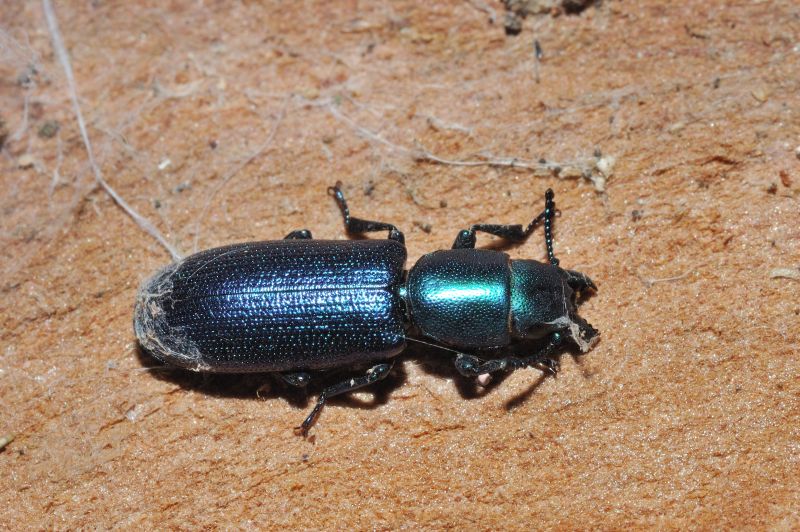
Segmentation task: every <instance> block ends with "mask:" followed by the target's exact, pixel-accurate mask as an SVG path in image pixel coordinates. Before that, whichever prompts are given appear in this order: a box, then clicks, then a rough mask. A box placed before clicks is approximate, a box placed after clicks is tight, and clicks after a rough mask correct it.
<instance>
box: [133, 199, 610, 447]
mask: <svg viewBox="0 0 800 532" xmlns="http://www.w3.org/2000/svg"><path fill="white" fill-rule="evenodd" d="M340 187H341V184H340V183H337V184H336V186H334V187H331V188H329V189H328V192H329V193H330V194H331V195H333V197H334V198H335V199H336V201H337V203H338V204H339V207H340V209H341V211H342V215H343V216H344V224H345V227H346V229H347V232H348V233H350V234H363V233H369V232H373V231H388V232H389V237H388V239H386V240H374V239H373V240H313V239H312V237H311V233H310V232H309V231H308V230H305V229H303V230H299V231H292V232H291V233H289V234H288V235H287V236H286V237H285V239H284V240H277V241H267V242H247V243H244V244H234V245H230V246H224V247H220V248H215V249H210V250H207V251H202V252H200V253H197V254H195V255H192V256H190V257H187V258H185V259H183V260H181V261H178V262H176V263H173V264H170V265H169V266H167V267H165V268H163V269H162V270H160V271H158V272H157V273H156V274H155V275H154V276H153V277H151V278H150V279H148V280H147V281H145V283H144V284H143V285H142V287H141V288H140V290H139V293H138V297H137V301H136V309H135V313H134V329H135V331H136V336H137V338H138V340H139V342H140V343H141V345H142V346H143V347H144V348H145V349H146V350H147V351H149V352H150V353H151V354H152V355H153V356H155V357H156V358H158V359H159V360H161V361H163V362H165V363H167V364H171V365H174V366H179V367H182V368H186V369H190V370H194V371H203V372H228V373H246V372H275V373H278V374H279V375H280V376H281V377H282V378H283V379H284V380H285V381H286V382H287V383H289V384H291V385H293V386H299V387H302V386H305V385H307V384H308V383H309V381H310V379H311V375H312V373H311V372H314V371H317V370H329V369H342V368H345V369H346V368H349V367H354V368H357V367H359V366H363V365H365V364H372V367H371V368H370V369H369V370H367V371H366V373H363V374H360V375H358V376H354V377H353V378H351V379H348V380H345V381H343V382H340V383H338V384H335V385H333V386H330V387H327V388H325V389H324V390H323V391H322V393H321V394H320V396H319V399H318V400H317V403H316V405H315V406H314V408H313V410H312V411H311V413H310V414H309V415H308V417H306V418H305V420H304V421H303V423H302V424H301V425H300V426H299V427H297V428H296V429H295V430H296V432H297V433H298V434H301V435H303V436H306V435H307V434H308V430H309V428H310V427H311V426H312V425H313V424H314V422H315V421H316V419H317V417H318V416H319V414H320V412H321V410H322V408H323V406H324V405H325V401H326V400H327V399H328V398H330V397H333V396H335V395H339V394H343V393H347V392H350V391H352V390H355V389H357V388H361V387H363V386H367V385H369V384H372V383H374V382H377V381H379V380H381V379H383V378H384V377H386V375H387V374H388V373H389V371H391V369H392V365H393V363H394V362H393V357H395V356H396V355H398V354H399V353H400V352H401V351H403V349H404V348H405V346H406V340H407V339H410V338H409V337H407V336H406V331H407V330H409V329H412V328H413V329H414V331H415V332H416V333H418V334H419V335H422V336H424V337H426V338H428V339H429V340H431V341H432V342H433V343H434V345H439V346H442V347H445V348H446V349H447V350H449V351H455V352H456V355H455V367H456V369H457V370H458V372H459V373H461V374H462V375H465V376H468V377H481V376H485V375H487V374H491V373H495V372H500V371H511V370H516V369H520V368H524V367H537V368H539V369H541V370H542V371H546V372H548V373H551V374H555V373H556V372H557V371H558V369H559V368H558V362H557V361H555V360H553V359H552V358H551V357H552V356H553V355H554V354H556V352H557V351H558V350H559V349H560V348H563V347H565V344H567V343H571V344H574V345H575V346H577V347H578V348H579V349H580V350H581V351H582V352H586V351H588V350H589V349H590V347H591V346H592V345H593V343H594V342H595V340H597V337H598V331H597V330H595V329H594V328H593V327H592V326H591V325H589V323H587V322H586V321H585V320H583V319H582V318H581V317H579V316H578V315H577V310H576V298H577V294H578V292H580V291H582V290H587V289H592V290H596V287H595V285H594V283H593V282H592V280H591V279H589V277H587V276H586V275H584V274H582V273H580V272H576V271H573V270H565V269H563V268H561V267H560V266H559V265H558V264H559V262H558V259H556V258H555V256H554V254H553V236H552V221H553V216H554V215H555V202H554V200H553V191H552V190H548V191H547V193H546V194H545V208H544V211H542V212H541V213H540V214H539V215H538V216H536V218H534V219H533V220H532V221H531V223H530V224H528V226H527V227H525V228H523V226H522V225H496V224H477V225H473V226H472V227H470V228H469V229H464V230H462V231H460V232H459V233H458V236H456V239H455V242H454V243H453V247H452V249H449V250H441V251H434V252H433V253H429V254H427V255H425V256H423V257H422V258H420V259H419V261H417V263H416V264H415V265H414V266H413V267H412V268H411V270H410V271H407V272H406V271H405V270H404V265H405V261H406V248H405V244H404V242H405V238H404V236H403V233H402V232H400V230H398V229H397V227H395V226H394V225H392V224H389V223H384V222H374V221H370V220H363V219H360V218H354V217H352V216H350V210H349V208H348V206H347V202H346V201H345V198H344V194H343V193H342V190H341V188H340ZM540 223H543V225H544V235H545V243H546V246H547V254H548V258H549V264H544V263H541V262H538V261H535V260H511V259H510V258H509V256H508V255H507V254H505V253H503V252H500V251H492V250H485V249H475V233H476V232H478V231H482V232H484V233H489V234H492V235H496V236H498V237H501V238H503V239H506V240H509V241H522V240H524V239H526V238H527V237H528V236H529V235H530V234H531V232H532V231H533V230H534V229H535V228H536V226H538V225H539V224H540ZM531 339H539V340H541V343H542V345H543V347H542V348H541V349H540V350H539V351H538V352H536V353H532V354H521V355H512V354H510V353H509V352H510V351H511V350H512V348H514V347H515V344H519V345H522V344H520V342H521V341H523V340H531ZM462 350H464V351H471V352H472V353H475V352H479V353H485V355H484V356H490V355H491V353H492V351H494V352H495V353H497V352H501V353H502V355H501V356H500V357H495V358H478V357H477V356H476V355H474V354H467V353H464V352H461V351H462Z"/></svg>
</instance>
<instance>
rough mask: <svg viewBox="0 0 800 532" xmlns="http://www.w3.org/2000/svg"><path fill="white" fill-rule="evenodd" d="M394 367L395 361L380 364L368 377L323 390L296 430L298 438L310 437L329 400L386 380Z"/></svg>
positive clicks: (371, 369)
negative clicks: (311, 430)
mask: <svg viewBox="0 0 800 532" xmlns="http://www.w3.org/2000/svg"><path fill="white" fill-rule="evenodd" d="M392 366H394V361H392V362H385V363H383V364H378V365H376V366H373V367H371V368H370V369H369V370H367V373H366V375H363V376H361V377H355V378H351V379H347V380H346V381H342V382H340V383H338V384H334V385H333V386H329V387H327V388H325V389H324V390H322V393H320V394H319V398H318V399H317V404H316V405H314V408H313V409H312V410H311V412H310V413H309V414H308V416H306V419H305V420H304V421H303V423H302V424H301V425H300V426H299V427H295V428H294V433H295V434H296V435H297V436H303V437H304V438H306V437H308V431H309V429H311V427H312V426H313V425H314V423H316V421H317V419H318V418H319V415H320V413H321V412H322V409H323V407H324V406H325V403H326V402H327V400H328V399H329V398H331V397H335V396H337V395H341V394H344V393H347V392H352V391H353V390H357V389H359V388H363V387H364V386H369V385H370V384H374V383H376V382H378V381H380V380H383V379H385V378H386V376H387V375H388V374H389V372H390V371H391V370H392Z"/></svg>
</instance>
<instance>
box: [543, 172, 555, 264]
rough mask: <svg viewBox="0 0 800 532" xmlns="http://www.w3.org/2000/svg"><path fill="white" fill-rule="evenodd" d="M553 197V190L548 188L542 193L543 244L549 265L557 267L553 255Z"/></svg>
mask: <svg viewBox="0 0 800 532" xmlns="http://www.w3.org/2000/svg"><path fill="white" fill-rule="evenodd" d="M554 197H555V194H554V193H553V189H552V188H548V189H547V192H545V193H544V243H545V244H546V245H547V257H548V258H549V259H550V264H552V265H553V266H558V259H557V258H556V255H555V253H553V217H554V216H555V214H556V202H555V200H554V199H553V198H554Z"/></svg>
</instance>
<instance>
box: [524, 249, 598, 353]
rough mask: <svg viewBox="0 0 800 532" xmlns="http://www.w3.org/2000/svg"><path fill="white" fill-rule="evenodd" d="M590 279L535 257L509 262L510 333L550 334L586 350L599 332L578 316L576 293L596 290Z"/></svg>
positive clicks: (554, 339)
mask: <svg viewBox="0 0 800 532" xmlns="http://www.w3.org/2000/svg"><path fill="white" fill-rule="evenodd" d="M596 289H597V287H596V286H595V284H594V283H593V282H592V280H591V279H590V278H589V277H588V276H586V275H584V274H582V273H580V272H576V271H573V270H565V269H563V268H560V267H559V266H554V265H550V264H542V263H541V262H537V261H535V260H513V261H511V333H512V335H513V336H514V337H515V338H518V339H538V338H544V337H547V336H549V337H550V340H551V342H553V343H559V342H560V341H562V340H565V341H567V342H570V343H572V344H574V345H576V346H577V347H578V348H579V349H580V350H581V351H582V352H586V351H588V350H589V349H590V348H591V347H592V346H593V345H594V343H595V342H596V341H597V340H598V335H599V332H598V331H597V329H595V328H594V327H592V326H591V325H590V324H589V323H588V322H587V321H586V320H584V319H583V318H581V317H580V316H578V312H577V297H578V293H579V292H581V291H585V290H596ZM556 333H557V334H556Z"/></svg>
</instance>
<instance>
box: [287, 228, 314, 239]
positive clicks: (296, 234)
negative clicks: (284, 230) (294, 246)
mask: <svg viewBox="0 0 800 532" xmlns="http://www.w3.org/2000/svg"><path fill="white" fill-rule="evenodd" d="M312 238H313V237H312V236H311V231H309V230H308V229H299V230H297V231H292V232H291V233H289V234H288V235H286V236H285V237H283V239H284V240H311V239H312Z"/></svg>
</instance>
